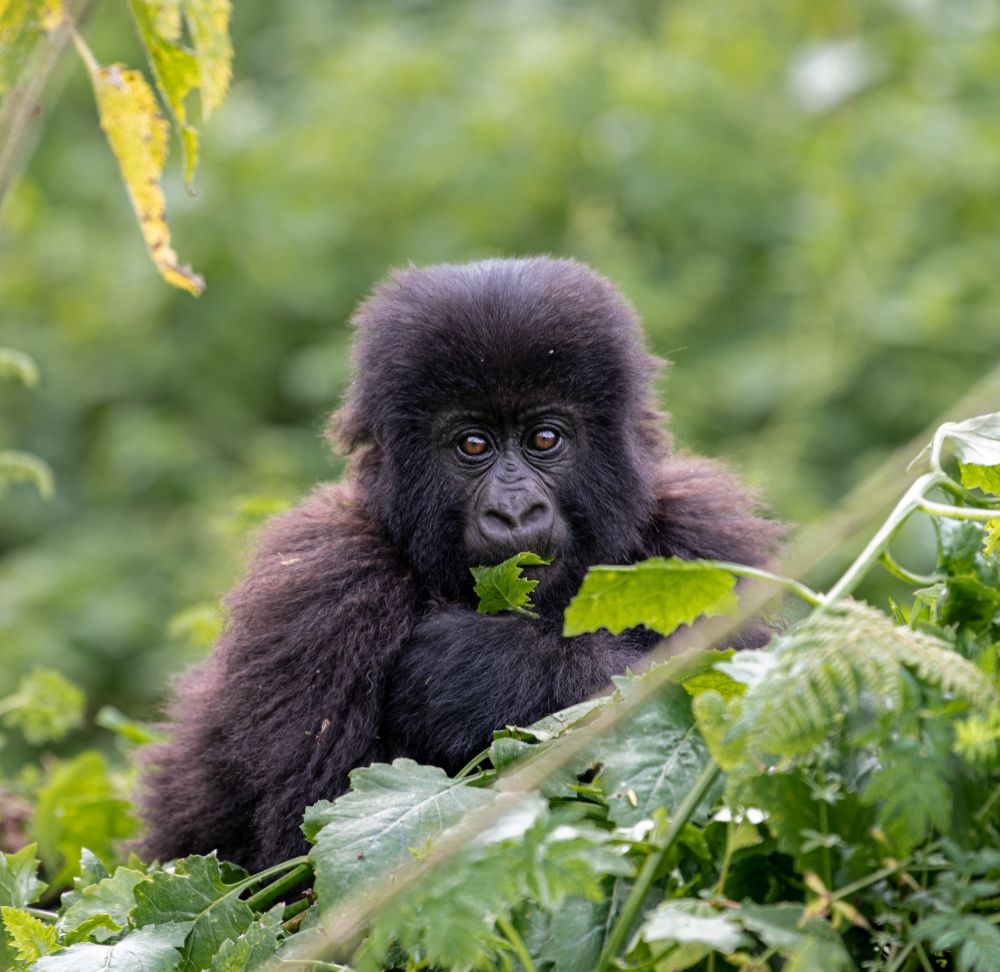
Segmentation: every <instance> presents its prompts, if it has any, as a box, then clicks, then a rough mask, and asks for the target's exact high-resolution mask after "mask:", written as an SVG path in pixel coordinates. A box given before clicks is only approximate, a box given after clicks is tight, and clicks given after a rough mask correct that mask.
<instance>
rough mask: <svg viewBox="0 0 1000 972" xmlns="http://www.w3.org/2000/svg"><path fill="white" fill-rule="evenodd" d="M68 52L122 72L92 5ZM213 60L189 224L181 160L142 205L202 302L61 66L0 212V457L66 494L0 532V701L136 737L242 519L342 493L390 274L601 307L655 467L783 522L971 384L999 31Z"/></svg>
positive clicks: (471, 46)
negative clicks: (29, 679) (51, 679)
mask: <svg viewBox="0 0 1000 972" xmlns="http://www.w3.org/2000/svg"><path fill="white" fill-rule="evenodd" d="M85 34H86V37H87V40H88V42H89V43H90V44H91V46H92V48H93V49H94V51H95V53H96V55H97V57H98V58H99V59H100V60H101V61H102V62H103V63H108V62H111V61H125V62H127V63H128V64H130V65H131V66H139V65H140V64H141V54H140V53H139V50H138V47H137V45H136V42H135V40H134V37H133V36H132V28H131V24H130V23H129V20H128V16H127V13H126V10H125V5H124V4H123V3H122V2H120V0H104V2H103V4H101V6H100V7H99V8H98V10H97V13H96V15H95V16H94V18H93V19H92V20H91V22H90V23H89V25H88V26H87V29H86V31H85ZM233 34H234V44H235V49H236V64H235V79H234V85H233V89H232V93H231V95H230V98H229V101H228V103H227V104H226V105H225V106H224V107H223V108H222V109H221V110H219V111H218V112H217V114H216V115H215V116H213V118H212V119H211V120H210V121H209V122H208V124H207V125H206V126H205V129H204V142H203V149H204V152H203V161H202V165H201V168H200V170H199V172H198V175H197V177H196V183H195V184H196V188H197V192H198V195H197V196H196V197H188V196H187V195H186V194H185V193H184V190H183V187H182V186H181V182H180V174H179V152H177V151H176V146H175V147H174V151H173V154H172V157H171V162H170V169H169V173H168V178H167V194H168V202H169V205H170V215H171V225H172V229H173V232H174V244H175V247H176V249H177V250H178V252H179V254H180V257H181V259H182V261H184V262H191V263H192V264H193V266H194V268H195V269H196V270H197V271H199V272H201V273H203V274H204V275H205V277H206V278H207V282H208V289H207V291H206V292H205V294H204V295H203V296H202V297H201V298H200V299H197V300H196V299H193V298H191V297H189V296H187V295H186V294H184V293H181V292H178V291H174V290H172V289H171V288H169V287H168V286H167V285H166V284H164V283H163V282H162V281H161V280H160V279H159V278H158V277H157V275H156V273H155V271H154V269H153V267H152V265H151V264H150V262H149V260H148V258H147V256H146V253H145V251H144V248H143V245H142V242H141V238H140V234H139V230H138V228H137V226H136V223H135V220H134V217H133V214H132V212H131V209H130V207H129V204H128V201H127V198H126V195H125V192H124V190H123V187H122V185H121V182H120V179H119V176H118V173H117V170H116V167H115V163H114V160H113V158H112V156H111V154H110V151H109V149H108V147H107V144H106V142H105V141H104V138H103V135H102V133H101V132H100V130H99V129H98V126H97V120H96V113H95V110H94V105H93V97H92V93H91V91H90V89H89V85H88V80H87V78H86V76H85V72H84V71H83V69H82V68H81V67H80V65H79V64H74V65H72V66H70V62H69V61H68V62H67V69H66V72H65V73H66V77H65V78H64V79H63V80H64V81H65V88H64V90H63V92H62V96H61V98H60V99H59V101H58V102H57V104H56V106H55V108H54V110H53V111H52V113H51V115H50V117H49V118H48V119H47V122H46V128H45V131H44V135H43V138H42V141H41V143H40V145H39V147H38V150H37V152H36V153H35V155H34V157H33V159H32V161H31V163H30V165H29V167H28V169H27V171H26V172H25V174H24V175H23V177H22V178H21V179H20V180H19V182H18V183H17V185H16V187H15V189H14V190H13V192H12V193H11V194H10V196H9V197H8V198H7V200H6V201H5V204H4V207H3V210H2V213H0V344H3V345H9V346H12V347H16V348H21V349H24V350H26V351H28V352H30V353H31V354H33V355H34V356H35V357H36V359H37V361H38V363H39V365H40V366H41V369H42V372H43V381H42V384H41V385H40V386H39V387H38V388H37V389H35V390H31V391H29V390H26V389H23V388H21V387H18V386H15V385H12V384H6V385H4V386H3V387H2V388H0V446H2V447H16V448H22V449H27V450H30V451H32V452H35V453H37V454H39V455H41V456H43V457H44V458H45V459H47V460H48V461H49V462H50V463H51V464H52V466H53V467H54V469H55V471H56V475H57V478H58V493H57V495H56V497H55V499H54V500H52V501H51V502H48V503H46V502H43V501H41V500H39V499H38V498H37V497H36V496H35V495H34V493H33V492H32V491H31V489H30V488H29V487H14V488H12V489H11V490H10V491H9V492H8V493H7V494H6V496H5V497H4V498H3V499H2V500H0V550H2V553H3V557H2V561H0V660H2V664H0V694H5V693H6V692H7V691H10V689H11V688H12V686H13V684H14V683H15V682H16V680H17V678H18V677H19V675H20V674H21V673H22V672H23V671H25V670H27V669H29V668H31V667H32V666H34V665H46V666H52V667H56V668H59V669H60V670H62V671H63V672H65V673H66V674H67V675H68V676H69V677H71V678H72V679H74V680H76V681H77V682H79V683H80V684H81V685H83V686H84V687H85V688H86V689H87V692H88V694H89V698H90V700H91V705H92V707H96V706H97V705H99V704H101V703H103V702H107V701H111V702H114V703H115V704H116V705H118V706H120V707H121V708H123V709H125V710H126V711H128V712H129V713H134V714H138V715H144V716H148V715H149V714H150V713H151V712H153V711H154V710H155V703H156V701H157V699H159V698H160V697H161V696H162V693H163V691H164V688H165V686H166V684H167V682H168V680H169V678H170V676H171V674H172V673H173V672H175V671H177V670H178V668H179V667H180V666H181V665H182V664H183V663H184V662H186V661H187V660H190V659H191V658H194V657H197V656H198V655H199V654H200V652H201V651H203V650H204V649H203V644H204V631H205V628H206V625H209V626H210V624H209V622H210V620H211V618H210V608H209V609H208V610H202V609H199V607H198V606H199V605H209V606H210V605H211V604H212V602H213V601H214V600H215V599H216V598H217V597H218V595H219V594H220V593H222V592H223V591H224V590H225V589H226V588H227V587H228V586H230V585H231V583H232V582H233V580H234V579H235V577H236V576H238V572H239V569H240V568H239V564H240V561H241V557H242V554H243V551H244V549H245V546H246V540H245V530H244V527H245V526H246V524H247V523H248V522H249V521H250V520H252V518H253V517H252V514H253V512H254V509H255V508H269V507H270V506H274V505H277V504H278V503H280V502H282V501H294V500H295V499H296V498H297V497H299V496H301V495H302V494H303V493H305V492H306V491H308V490H309V488H310V487H311V486H312V484H314V483H315V482H316V481H317V480H319V479H322V478H324V477H328V476H331V475H336V474H337V473H338V472H339V469H340V468H341V467H340V461H339V460H335V461H334V462H333V464H332V465H331V459H330V455H329V453H328V450H327V448H326V446H325V445H324V443H323V442H322V441H321V439H320V434H319V433H320V430H321V428H322V425H323V423H324V418H325V415H326V414H327V413H328V412H329V411H330V410H331V409H333V408H334V407H335V406H336V404H337V402H338V399H339V396H340V394H341V393H342V391H343V389H344V387H345V385H346V383H347V381H348V380H349V359H348V350H347V348H348V344H347V342H348V332H347V328H346V324H345V322H346V320H347V318H348V317H349V315H350V314H351V311H352V309H353V308H354V306H355V305H356V304H357V302H358V301H359V299H361V298H362V297H363V296H364V295H365V293H366V292H367V291H368V289H369V288H370V287H371V286H372V284H373V283H374V282H375V281H377V280H378V279H380V278H381V277H383V276H384V275H385V273H386V272H387V270H388V269H389V268H390V267H392V266H396V265H400V264H405V263H406V262H407V261H411V260H412V261H414V262H415V263H418V264H422V263H428V262H434V261H441V260H451V261H465V260H469V259H475V258H479V257H484V256H490V255H496V254H502V255H507V254H532V253H539V252H546V253H554V254H567V255H572V256H575V257H578V258H580V259H582V260H585V261H587V262H588V263H590V264H591V265H592V266H594V267H595V268H596V269H597V270H599V271H601V272H603V273H606V274H607V275H609V276H611V277H612V278H613V279H614V280H616V281H617V282H618V283H619V284H620V285H621V286H622V288H623V290H624V291H625V293H626V294H627V295H628V296H629V297H630V298H631V299H632V300H633V301H634V302H635V304H636V306H637V307H638V309H639V311H640V313H641V314H642V315H643V317H644V318H645V320H646V324H647V328H648V333H649V340H650V344H651V346H652V348H653V349H654V350H655V351H656V352H657V353H658V354H660V355H662V356H664V357H666V358H669V359H670V360H671V361H672V362H673V366H672V367H671V368H669V369H668V370H667V371H666V374H665V377H664V379H663V381H662V392H663V401H664V404H665V406H666V407H667V408H668V409H669V410H670V411H671V412H672V414H673V430H674V433H675V435H676V438H677V440H678V442H679V444H681V445H683V446H685V447H689V448H692V449H694V450H696V451H699V452H704V453H707V454H710V455H716V456H722V457H725V458H727V459H728V460H730V461H731V462H732V463H734V464H735V465H737V466H738V467H740V468H741V469H742V470H743V471H744V472H745V473H746V475H747V476H748V477H749V478H750V479H751V480H752V481H753V482H755V483H756V484H758V485H759V486H761V487H762V489H763V490H764V491H765V493H766V495H767V496H768V497H769V499H770V501H771V503H772V504H773V506H774V508H775V510H776V511H777V514H778V515H780V516H782V517H784V518H787V519H790V520H793V521H795V522H798V523H808V522H809V521H810V520H812V519H813V518H814V517H816V516H817V515H819V514H820V513H821V512H822V511H824V510H826V509H828V508H829V507H830V505H831V504H832V503H833V502H834V501H835V500H836V499H837V498H838V497H839V496H841V495H843V494H844V493H845V492H846V491H848V490H849V489H850V488H851V487H852V486H853V485H854V484H856V483H857V482H858V481H860V480H861V479H862V478H863V477H864V475H865V474H866V473H867V472H869V471H870V470H872V469H873V468H875V467H876V466H877V465H878V464H879V462H880V461H881V460H882V459H883V458H884V457H885V456H886V455H887V454H888V453H889V452H890V451H891V450H892V449H893V448H895V447H896V446H898V445H900V444H901V443H903V442H905V441H907V440H908V439H909V438H910V437H911V436H912V435H914V434H916V433H917V432H918V431H919V430H920V429H921V428H922V427H923V426H925V425H926V424H927V423H929V422H931V421H933V420H934V418H935V417H936V416H937V415H938V414H939V413H940V412H941V411H942V410H943V409H944V408H946V407H947V406H949V405H950V404H952V403H953V402H954V401H955V400H957V399H958V398H959V397H960V396H961V395H962V394H963V393H964V392H966V391H967V390H968V389H969V388H970V387H971V386H972V385H973V384H974V383H975V382H976V380H977V379H978V378H980V377H981V376H982V375H983V374H984V373H986V372H987V371H988V370H990V369H991V368H992V367H993V366H994V364H995V363H996V361H997V360H998V358H1000V321H998V310H1000V235H998V233H997V223H998V216H1000V72H998V71H997V65H998V64H1000V24H998V10H997V5H996V3H994V2H993V0H895V2H882V0H865V2H837V0H830V2H825V3H823V4H817V3H814V2H810V0H673V2H669V3H660V2H651V0H636V2H631V3H611V2H600V3H598V2H589V3H588V2H581V0H575V2H565V3H560V2H554V0H521V2H515V0H512V2H416V0H413V2H402V0H400V2H385V0H365V2H346V0H291V2H288V0H283V2H281V3H273V2H265V0H237V2H236V4H235V11H234V19H233ZM254 498H257V499H256V501H255V502H248V500H253V499H254ZM261 498H263V499H261ZM272 501H273V502H272ZM914 536H915V539H914V541H913V542H912V543H911V544H910V546H911V548H912V550H911V553H914V554H915V555H916V561H914V563H916V564H917V565H918V566H919V565H920V561H921V556H922V554H921V551H920V550H919V549H917V548H919V547H920V544H921V542H924V541H922V540H921V537H925V534H920V533H919V531H918V533H916V534H914ZM925 545H926V544H925ZM883 601H884V597H883ZM882 606H884V604H883V605H882ZM191 609H194V610H191ZM178 614H180V617H179V618H178V617H177V616H178ZM171 618H174V621H173V623H171ZM12 746H14V747H16V743H15V742H14V741H13V740H12V741H11V744H10V745H9V746H8V749H7V750H6V756H4V754H0V757H3V758H4V759H6V760H7V761H8V762H10V761H12V760H13V759H14V756H15V755H16V752H15V748H11V747H12Z"/></svg>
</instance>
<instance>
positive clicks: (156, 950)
mask: <svg viewBox="0 0 1000 972" xmlns="http://www.w3.org/2000/svg"><path fill="white" fill-rule="evenodd" d="M190 929H191V923H190V922H183V923H177V924H166V925H150V926H148V927H146V928H140V929H139V930H138V931H134V932H132V934H131V935H128V936H126V937H125V938H123V939H122V940H121V941H120V942H116V943H115V944H114V945H97V944H95V943H93V942H83V943H80V944H77V945H70V947H69V948H65V949H61V950H60V951H58V952H56V954H55V955H49V956H48V957H46V958H43V959H40V960H39V961H37V962H36V963H35V964H34V965H33V966H32V967H31V972H177V970H178V969H179V968H180V961H181V953H180V952H179V951H178V948H179V947H180V946H181V945H183V943H184V939H185V937H186V936H187V934H188V932H189V931H190Z"/></svg>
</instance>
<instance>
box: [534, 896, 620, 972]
mask: <svg viewBox="0 0 1000 972" xmlns="http://www.w3.org/2000/svg"><path fill="white" fill-rule="evenodd" d="M610 903H611V902H610V901H609V899H607V898H605V899H604V900H602V901H591V900H589V899H588V898H567V899H566V900H565V901H563V902H562V904H561V905H560V906H559V908H558V909H556V910H555V912H554V914H553V915H552V919H551V921H550V922H549V925H548V928H547V929H546V933H545V940H544V943H543V944H542V945H541V947H540V949H539V951H538V959H539V965H542V964H543V963H545V962H552V963H554V965H555V969H554V970H553V972H577V969H581V968H583V969H591V968H593V967H594V965H595V964H596V963H597V959H598V956H599V955H600V954H601V949H602V948H603V946H604V935H605V925H606V922H607V920H608V910H609V907H610Z"/></svg>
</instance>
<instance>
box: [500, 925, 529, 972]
mask: <svg viewBox="0 0 1000 972" xmlns="http://www.w3.org/2000/svg"><path fill="white" fill-rule="evenodd" d="M497 924H498V925H499V926H500V931H502V932H503V934H504V937H505V938H506V939H507V941H508V942H510V944H511V945H512V946H513V947H514V951H515V952H516V953H517V957H518V958H519V959H520V960H521V965H523V966H524V972H537V969H536V968H535V963H534V962H533V961H532V960H531V955H530V953H529V952H528V949H527V947H526V946H525V944H524V939H522V938H521V936H520V935H518V933H517V929H516V928H515V927H514V926H513V925H512V924H511V923H510V919H509V918H503V917H500V918H497Z"/></svg>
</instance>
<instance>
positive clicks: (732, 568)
mask: <svg viewBox="0 0 1000 972" xmlns="http://www.w3.org/2000/svg"><path fill="white" fill-rule="evenodd" d="M705 563H706V564H708V565H709V566H710V567H718V568H719V569H720V570H727V571H729V573H730V574H735V575H736V576H737V577H749V578H751V579H752V580H759V581H767V582H769V583H771V584H778V585H779V586H780V587H784V588H785V589H786V590H789V591H792V592H793V593H795V594H798V595H799V597H801V598H802V600H803V601H808V602H809V603H810V604H812V605H813V606H814V607H819V605H821V604H822V603H823V595H822V594H817V593H816V591H814V590H812V588H809V587H806V585H805V584H802V583H800V582H799V581H797V580H793V579H792V578H791V577H782V576H781V575H780V574H772V573H771V572H770V571H768V570H759V569H758V568H756V567H747V565H746V564H734V563H730V562H729V561H728V560H706V561H705Z"/></svg>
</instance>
